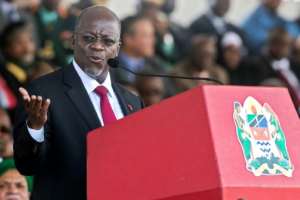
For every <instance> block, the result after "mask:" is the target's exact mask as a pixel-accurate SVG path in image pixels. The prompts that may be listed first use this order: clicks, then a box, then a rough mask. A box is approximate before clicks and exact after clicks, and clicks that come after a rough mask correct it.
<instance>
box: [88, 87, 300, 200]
mask: <svg viewBox="0 0 300 200" xmlns="http://www.w3.org/2000/svg"><path fill="white" fill-rule="evenodd" d="M299 122H300V121H299V118H298V116H297V113H296V111H295V109H294V107H293V103H292V101H291V99H290V96H289V94H288V91H287V90H286V89H282V88H263V87H229V86H202V87H199V88H195V89H193V90H190V91H187V92H185V93H182V94H180V95H177V96H175V97H172V98H169V99H167V100H165V101H163V102H161V103H160V104H157V105H154V106H152V107H149V108H146V109H144V110H142V111H140V112H137V113H135V114H133V115H131V116H128V117H126V118H124V119H122V120H120V121H118V122H116V123H114V124H111V125H108V126H106V127H105V128H99V129H97V130H94V131H92V132H91V133H90V134H89V135H88V149H87V150H88V155H87V159H88V161H87V162H88V163H87V168H88V172H87V173H88V174H87V182H88V185H87V190H88V200H202V199H203V200H221V199H226V200H237V199H244V200H253V199H254V200H297V199H300V128H299V127H300V126H299V125H300V123H299Z"/></svg>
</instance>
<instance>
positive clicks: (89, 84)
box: [27, 60, 124, 142]
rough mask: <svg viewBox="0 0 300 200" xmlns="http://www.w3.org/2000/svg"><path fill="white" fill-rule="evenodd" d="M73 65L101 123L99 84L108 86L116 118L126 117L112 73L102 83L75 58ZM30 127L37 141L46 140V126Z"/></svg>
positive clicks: (32, 135)
mask: <svg viewBox="0 0 300 200" xmlns="http://www.w3.org/2000/svg"><path fill="white" fill-rule="evenodd" d="M73 66H74V68H75V70H76V72H77V74H78V76H79V77H80V79H81V81H82V83H83V85H84V88H85V90H86V92H87V94H88V96H89V98H90V100H91V102H92V104H93V107H94V109H95V111H96V113H97V116H98V118H99V120H100V122H101V124H102V125H103V126H104V123H103V117H102V114H101V108H100V101H101V99H100V97H99V96H98V95H97V94H96V93H95V91H94V90H95V89H96V88H97V87H98V86H104V87H106V88H107V90H108V100H109V103H110V105H111V106H112V110H113V112H114V114H115V116H116V118H117V119H118V120H119V119H121V118H123V117H124V114H123V112H122V109H121V106H120V103H119V101H118V98H117V96H116V94H115V92H114V90H113V88H112V85H111V78H110V74H109V73H108V75H107V77H106V79H105V81H104V82H103V83H102V84H100V83H99V82H98V81H96V80H95V79H93V78H91V77H90V76H88V75H87V74H86V73H85V72H84V71H83V70H82V69H81V68H80V67H79V66H78V64H77V63H76V61H75V60H73ZM27 128H28V132H29V134H30V135H31V137H32V138H33V139H34V140H36V141H37V142H43V141H44V140H45V137H44V127H43V128H41V129H40V130H35V129H31V128H29V127H28V126H27Z"/></svg>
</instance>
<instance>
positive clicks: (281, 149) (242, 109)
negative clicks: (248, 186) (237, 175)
mask: <svg viewBox="0 0 300 200" xmlns="http://www.w3.org/2000/svg"><path fill="white" fill-rule="evenodd" d="M233 118H234V121H235V125H236V132H237V136H238V140H239V142H240V144H241V147H242V150H243V154H244V157H245V160H246V167H247V169H248V170H249V171H250V172H252V173H253V174H254V175H255V176H261V175H285V176H287V177H292V174H293V170H294V169H293V165H292V163H291V160H290V157H289V153H288V150H287V147H286V138H285V135H284V132H283V130H282V128H281V125H280V122H279V119H278V116H277V115H276V114H275V112H274V111H273V110H272V108H271V107H270V105H269V104H267V103H264V104H263V106H262V105H261V104H260V103H259V102H258V101H257V100H256V99H254V98H253V97H247V98H246V100H245V102H244V104H243V105H241V103H240V102H234V112H233Z"/></svg>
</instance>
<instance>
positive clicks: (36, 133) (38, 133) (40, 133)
mask: <svg viewBox="0 0 300 200" xmlns="http://www.w3.org/2000/svg"><path fill="white" fill-rule="evenodd" d="M27 130H28V132H29V135H30V136H31V137H32V138H33V139H34V140H35V141H37V142H39V143H42V142H44V140H45V133H44V127H42V128H41V129H39V130H36V129H32V128H29V126H28V125H27Z"/></svg>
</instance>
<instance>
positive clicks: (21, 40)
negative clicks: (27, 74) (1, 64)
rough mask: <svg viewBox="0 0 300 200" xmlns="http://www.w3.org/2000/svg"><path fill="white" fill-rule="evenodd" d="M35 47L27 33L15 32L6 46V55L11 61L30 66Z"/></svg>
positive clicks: (29, 34) (30, 35)
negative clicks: (14, 60)
mask: <svg viewBox="0 0 300 200" xmlns="http://www.w3.org/2000/svg"><path fill="white" fill-rule="evenodd" d="M35 50H36V45H35V43H34V41H33V37H32V34H31V33H30V32H29V31H25V30H24V31H20V32H16V33H15V35H14V36H12V39H11V41H10V43H9V44H8V46H7V47H6V50H5V51H6V53H7V54H8V55H9V56H10V57H11V58H13V59H16V60H17V61H19V62H21V63H23V64H31V63H32V62H33V60H34V57H35V56H34V55H35Z"/></svg>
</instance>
